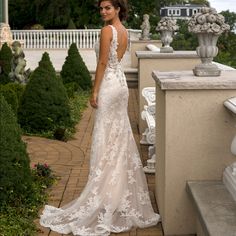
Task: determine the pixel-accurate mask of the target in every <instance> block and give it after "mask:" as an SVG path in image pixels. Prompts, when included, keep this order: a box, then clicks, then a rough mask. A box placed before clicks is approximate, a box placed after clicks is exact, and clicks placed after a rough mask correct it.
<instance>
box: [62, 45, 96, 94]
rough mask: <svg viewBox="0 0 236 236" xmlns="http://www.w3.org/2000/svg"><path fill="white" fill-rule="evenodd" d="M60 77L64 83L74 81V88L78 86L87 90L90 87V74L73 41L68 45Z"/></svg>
mask: <svg viewBox="0 0 236 236" xmlns="http://www.w3.org/2000/svg"><path fill="white" fill-rule="evenodd" d="M61 77H62V80H63V83H64V84H68V83H70V84H71V83H74V84H73V86H75V90H77V89H78V88H81V89H82V90H89V89H90V88H91V87H92V80H91V75H90V73H89V71H88V68H87V67H86V65H85V63H84V61H83V59H82V57H81V55H80V53H79V51H78V48H77V46H76V44H75V43H72V44H71V45H70V48H69V50H68V56H67V57H66V60H65V63H64V64H63V66H62V70H61ZM70 88H71V87H70Z"/></svg>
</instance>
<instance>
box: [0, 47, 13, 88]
mask: <svg viewBox="0 0 236 236" xmlns="http://www.w3.org/2000/svg"><path fill="white" fill-rule="evenodd" d="M11 60H12V51H11V49H10V47H8V45H7V43H4V44H3V46H2V48H1V50H0V68H1V70H0V84H7V83H9V82H10V78H9V76H8V75H9V73H10V72H11Z"/></svg>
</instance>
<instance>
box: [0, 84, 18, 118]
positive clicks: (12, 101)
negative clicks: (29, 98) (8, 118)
mask: <svg viewBox="0 0 236 236" xmlns="http://www.w3.org/2000/svg"><path fill="white" fill-rule="evenodd" d="M0 94H2V95H3V96H4V98H5V100H6V101H7V103H8V104H9V105H10V106H11V109H12V111H13V112H14V113H15V115H17V109H18V104H19V103H18V99H17V95H16V93H15V91H14V90H13V89H12V88H11V87H9V86H7V84H6V85H0Z"/></svg>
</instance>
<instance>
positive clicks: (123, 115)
mask: <svg viewBox="0 0 236 236" xmlns="http://www.w3.org/2000/svg"><path fill="white" fill-rule="evenodd" d="M98 5H99V8H100V14H101V16H102V18H103V20H104V22H105V26H104V27H103V28H102V30H101V36H100V50H99V51H100V53H99V60H98V64H97V69H96V76H95V82H94V86H93V91H92V95H91V98H90V104H91V106H92V107H93V108H95V109H96V116H95V124H94V130H93V138H92V147H91V159H90V173H89V178H88V182H87V184H86V186H85V188H84V190H83V192H82V193H81V195H80V196H79V197H78V198H77V199H75V200H73V201H72V202H70V203H69V204H67V205H65V206H64V207H62V208H56V207H53V206H49V205H46V206H45V209H44V211H43V213H42V215H41V218H40V224H41V225H43V226H45V227H49V228H50V229H52V230H53V231H56V232H58V233H62V234H69V233H73V235H80V236H99V235H100V236H107V235H110V233H111V232H114V233H119V232H123V231H128V230H130V229H131V228H132V227H140V228H144V227H149V226H153V225H156V224H157V223H158V221H159V218H160V217H159V215H158V214H156V213H154V211H153V208H152V205H151V201H150V198H149V192H148V188H147V182H146V178H145V175H144V172H143V168H142V163H141V160H140V156H139V153H138V150H137V146H136V143H135V140H134V137H133V134H132V130H131V126H130V121H129V118H128V114H127V106H128V96H129V95H128V87H127V84H126V78H125V75H124V72H123V70H122V66H121V60H122V57H123V55H124V53H125V51H126V48H127V44H128V35H127V30H126V29H125V27H124V26H123V25H122V23H121V21H122V20H123V19H124V18H125V17H126V13H127V3H126V1H125V0H100V1H99V2H98Z"/></svg>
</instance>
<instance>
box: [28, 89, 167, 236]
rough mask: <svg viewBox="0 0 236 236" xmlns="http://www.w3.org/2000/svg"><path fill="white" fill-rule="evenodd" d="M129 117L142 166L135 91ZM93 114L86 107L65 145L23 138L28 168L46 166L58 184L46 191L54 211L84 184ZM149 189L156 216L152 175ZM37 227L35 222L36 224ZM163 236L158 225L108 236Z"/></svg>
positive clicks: (144, 155) (52, 234)
mask: <svg viewBox="0 0 236 236" xmlns="http://www.w3.org/2000/svg"><path fill="white" fill-rule="evenodd" d="M129 91H130V99H129V117H130V121H131V126H132V129H133V133H134V137H135V140H136V142H137V145H138V147H139V150H140V154H141V157H142V161H143V164H145V163H146V159H147V146H140V145H139V140H140V137H139V134H138V129H137V121H138V104H137V101H138V94H137V89H133V88H132V89H130V90H129ZM93 117H94V111H93V109H92V108H91V107H90V106H89V107H88V108H87V109H86V110H85V111H84V113H83V117H82V119H81V121H80V122H79V124H78V125H77V127H76V129H77V132H76V134H75V135H74V139H73V140H70V141H68V142H66V143H65V142H60V141H56V140H49V139H45V138H39V137H28V136H27V137H24V140H25V142H26V143H27V144H28V145H27V148H28V152H29V154H30V159H31V165H33V164H35V163H38V162H40V163H47V164H49V165H50V166H51V167H52V169H53V171H54V172H55V174H56V175H57V176H60V180H59V181H58V182H57V183H56V184H55V185H53V187H52V188H51V189H50V190H49V193H50V199H49V202H48V203H49V204H50V205H54V206H57V207H60V206H63V205H64V204H66V203H68V202H70V201H71V200H73V199H75V198H77V197H78V196H79V195H80V193H81V191H82V190H83V187H84V186H85V184H86V182H87V176H88V170H89V153H90V145H91V134H92V127H93ZM147 181H148V186H149V190H150V196H151V200H152V204H153V207H154V209H155V211H156V212H157V206H156V204H155V197H154V175H147ZM36 223H37V224H38V220H36ZM39 231H40V232H39V233H38V236H42V235H45V236H46V235H47V236H59V235H61V234H58V233H55V232H52V231H50V230H48V229H45V228H43V227H40V226H39ZM115 235H117V236H118V235H119V236H162V235H163V233H162V227H161V224H160V223H159V224H158V225H157V226H155V227H151V228H147V229H133V230H131V231H130V232H127V233H120V234H111V236H115Z"/></svg>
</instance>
